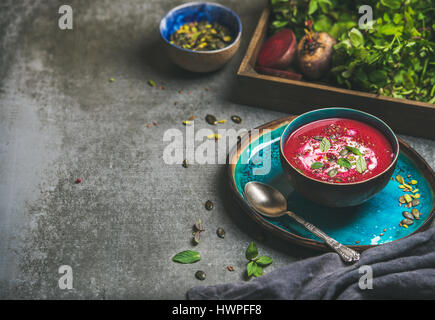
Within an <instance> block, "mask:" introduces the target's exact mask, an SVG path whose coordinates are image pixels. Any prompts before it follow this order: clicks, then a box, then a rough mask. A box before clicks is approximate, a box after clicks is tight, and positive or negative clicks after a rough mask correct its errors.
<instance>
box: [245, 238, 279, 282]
mask: <svg viewBox="0 0 435 320" xmlns="http://www.w3.org/2000/svg"><path fill="white" fill-rule="evenodd" d="M245 255H246V259H248V260H249V262H248V264H247V265H246V271H247V273H248V277H251V276H254V277H259V276H261V275H263V267H267V266H268V265H270V264H271V263H272V262H273V260H272V258H271V257H268V256H261V257H258V258H256V257H257V256H258V249H257V246H256V245H255V243H254V241H252V242H251V243H250V244H249V246H248V248H247V249H246V253H245Z"/></svg>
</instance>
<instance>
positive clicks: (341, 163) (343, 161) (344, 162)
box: [337, 158, 352, 169]
mask: <svg viewBox="0 0 435 320" xmlns="http://www.w3.org/2000/svg"><path fill="white" fill-rule="evenodd" d="M337 163H338V165H339V166H341V167H344V168H347V169H350V168H352V164H351V163H350V162H349V160H347V159H345V158H340V159H338V160H337Z"/></svg>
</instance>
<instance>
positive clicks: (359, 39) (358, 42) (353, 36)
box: [349, 28, 364, 47]
mask: <svg viewBox="0 0 435 320" xmlns="http://www.w3.org/2000/svg"><path fill="white" fill-rule="evenodd" d="M349 39H350V42H351V43H352V45H353V46H354V47H362V46H363V45H364V37H363V35H362V33H361V32H360V31H359V30H358V29H356V28H352V29H351V30H350V31H349Z"/></svg>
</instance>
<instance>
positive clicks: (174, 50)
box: [160, 2, 242, 72]
mask: <svg viewBox="0 0 435 320" xmlns="http://www.w3.org/2000/svg"><path fill="white" fill-rule="evenodd" d="M203 20H207V21H209V22H211V23H213V22H217V23H219V24H221V25H223V26H225V27H227V28H228V30H229V31H230V32H231V35H232V37H233V39H234V41H233V42H232V43H231V44H229V45H228V46H226V47H225V48H223V49H219V50H211V51H193V50H189V49H184V48H181V47H178V46H176V45H174V44H171V43H170V38H171V35H172V34H173V33H174V32H175V31H177V30H178V29H179V28H180V27H181V26H182V25H184V24H186V23H189V22H200V21H203ZM241 35H242V23H241V21H240V18H239V17H238V16H237V14H236V13H235V12H234V11H233V10H231V9H229V8H227V7H224V6H222V5H220V4H217V3H213V2H189V3H186V4H183V5H180V6H178V7H175V8H173V9H172V10H171V11H169V12H168V13H167V14H166V15H165V16H164V17H163V19H162V20H161V21H160V36H161V38H162V40H163V43H164V46H165V48H166V51H167V53H168V56H169V57H170V59H171V60H172V61H173V62H174V63H175V64H176V65H178V66H179V67H181V68H183V69H186V70H189V71H193V72H211V71H215V70H218V69H220V68H222V67H223V66H224V65H225V64H226V63H227V62H228V61H229V60H230V59H231V58H232V57H233V56H234V54H235V53H236V51H237V49H238V48H239V46H240V38H241Z"/></svg>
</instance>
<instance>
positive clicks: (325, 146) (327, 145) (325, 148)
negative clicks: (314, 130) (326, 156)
mask: <svg viewBox="0 0 435 320" xmlns="http://www.w3.org/2000/svg"><path fill="white" fill-rule="evenodd" d="M330 148H331V143H330V142H329V140H328V139H326V138H323V139H322V142H320V151H322V152H326V151H328V150H329V149H330Z"/></svg>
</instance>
